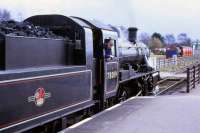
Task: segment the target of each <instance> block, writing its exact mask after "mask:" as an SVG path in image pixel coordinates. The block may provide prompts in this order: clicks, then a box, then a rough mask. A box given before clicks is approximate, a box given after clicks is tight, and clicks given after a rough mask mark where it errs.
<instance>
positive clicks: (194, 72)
mask: <svg viewBox="0 0 200 133" xmlns="http://www.w3.org/2000/svg"><path fill="white" fill-rule="evenodd" d="M193 69H194V71H193V88H196V70H195V69H196V67H195V66H193Z"/></svg>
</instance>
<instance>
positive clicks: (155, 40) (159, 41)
mask: <svg viewBox="0 0 200 133" xmlns="http://www.w3.org/2000/svg"><path fill="white" fill-rule="evenodd" d="M163 40H164V39H163V37H162V35H161V34H160V33H154V34H153V35H152V36H151V41H150V43H149V48H150V49H151V50H155V49H159V48H163V47H164V43H163Z"/></svg>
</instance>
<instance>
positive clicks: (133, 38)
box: [128, 27, 138, 44]
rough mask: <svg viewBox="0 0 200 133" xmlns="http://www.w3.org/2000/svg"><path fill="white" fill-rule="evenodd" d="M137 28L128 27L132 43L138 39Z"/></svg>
mask: <svg viewBox="0 0 200 133" xmlns="http://www.w3.org/2000/svg"><path fill="white" fill-rule="evenodd" d="M137 30H138V29H137V28H135V27H130V28H128V40H129V41H130V42H132V43H134V44H135V43H136V39H137Z"/></svg>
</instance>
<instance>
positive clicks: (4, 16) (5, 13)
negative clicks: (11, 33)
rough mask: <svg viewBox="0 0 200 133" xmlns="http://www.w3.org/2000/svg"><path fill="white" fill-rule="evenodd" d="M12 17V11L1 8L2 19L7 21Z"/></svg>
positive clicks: (0, 19)
mask: <svg viewBox="0 0 200 133" xmlns="http://www.w3.org/2000/svg"><path fill="white" fill-rule="evenodd" d="M10 19H11V15H10V12H9V11H8V10H6V9H3V10H1V9H0V21H7V20H10Z"/></svg>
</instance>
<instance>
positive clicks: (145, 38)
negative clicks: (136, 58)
mask: <svg viewBox="0 0 200 133" xmlns="http://www.w3.org/2000/svg"><path fill="white" fill-rule="evenodd" d="M150 40H151V37H150V36H149V34H148V33H146V32H143V33H141V34H140V35H139V41H141V42H143V43H144V44H146V45H148V44H149V42H150Z"/></svg>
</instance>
